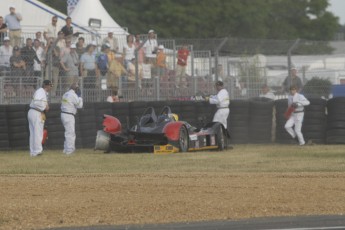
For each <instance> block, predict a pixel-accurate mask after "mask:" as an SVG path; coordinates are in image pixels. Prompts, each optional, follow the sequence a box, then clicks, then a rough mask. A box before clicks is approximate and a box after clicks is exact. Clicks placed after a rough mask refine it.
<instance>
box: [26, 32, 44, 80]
mask: <svg viewBox="0 0 345 230" xmlns="http://www.w3.org/2000/svg"><path fill="white" fill-rule="evenodd" d="M21 55H22V58H23V60H24V61H25V64H26V74H27V75H28V76H34V61H35V60H36V61H37V63H39V64H41V61H40V60H39V59H38V57H37V55H36V52H35V50H34V49H33V47H32V39H31V38H27V39H26V45H25V46H24V47H23V48H22V49H21Z"/></svg>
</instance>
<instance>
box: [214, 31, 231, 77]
mask: <svg viewBox="0 0 345 230" xmlns="http://www.w3.org/2000/svg"><path fill="white" fill-rule="evenodd" d="M228 40H229V38H228V37H226V38H224V39H223V41H222V42H221V43H220V44H219V46H218V47H217V48H216V50H215V52H214V62H215V63H214V65H215V66H214V72H215V73H214V76H215V81H218V56H219V50H220V49H221V48H222V47H223V46H224V45H225V43H226V42H227V41H228Z"/></svg>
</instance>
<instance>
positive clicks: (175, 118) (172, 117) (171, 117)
mask: <svg viewBox="0 0 345 230" xmlns="http://www.w3.org/2000/svg"><path fill="white" fill-rule="evenodd" d="M168 116H169V118H170V119H172V120H174V121H178V115H177V114H176V113H169V114H168Z"/></svg>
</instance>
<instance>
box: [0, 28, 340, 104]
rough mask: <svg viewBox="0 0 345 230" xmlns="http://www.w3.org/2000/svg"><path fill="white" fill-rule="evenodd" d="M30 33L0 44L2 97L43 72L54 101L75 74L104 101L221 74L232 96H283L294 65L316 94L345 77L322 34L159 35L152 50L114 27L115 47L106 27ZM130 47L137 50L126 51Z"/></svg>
mask: <svg viewBox="0 0 345 230" xmlns="http://www.w3.org/2000/svg"><path fill="white" fill-rule="evenodd" d="M35 36H36V34H34V33H31V34H23V35H22V41H23V45H22V47H18V49H19V52H18V51H17V48H15V49H14V47H11V46H8V45H6V44H5V43H4V44H3V45H2V46H1V47H0V87H1V88H0V90H1V94H0V103H2V104H12V103H28V102H29V101H30V99H31V97H32V94H33V91H34V90H35V89H37V88H38V87H40V84H41V82H42V81H43V80H44V79H50V80H52V81H53V84H54V87H53V90H52V92H51V95H50V98H51V100H52V101H56V102H58V101H59V100H60V98H61V96H62V94H63V93H64V92H65V91H66V90H67V89H68V87H69V85H70V84H71V83H72V82H75V81H78V82H79V84H80V86H81V88H82V92H83V98H84V101H85V102H98V101H99V102H101V101H105V100H106V99H107V97H108V96H111V95H112V94H113V93H117V94H118V96H120V99H121V100H122V101H135V100H191V99H193V98H194V99H195V98H198V96H203V95H204V96H205V95H210V94H214V93H216V92H215V89H214V87H213V86H214V83H215V81H217V80H222V81H224V83H225V85H226V88H227V89H228V91H229V93H230V95H231V99H248V98H251V97H258V96H260V95H261V96H262V95H263V88H265V87H266V86H267V87H268V88H269V90H270V92H271V93H273V94H274V95H275V98H277V99H279V98H285V97H286V94H287V92H286V90H285V89H284V88H283V83H284V81H285V80H286V79H288V80H287V81H288V82H289V79H290V78H291V69H292V68H294V69H297V76H298V77H299V78H300V79H301V82H302V85H303V86H302V87H301V92H302V93H305V94H306V95H310V96H313V97H325V98H327V97H329V95H331V94H332V93H333V94H334V92H333V89H334V87H333V86H334V85H341V84H344V83H345V56H344V55H343V54H339V53H338V52H337V48H336V46H333V45H332V43H330V42H325V41H305V40H285V41H284V40H259V39H240V38H231V37H229V38H215V39H161V38H158V39H156V46H155V47H153V48H152V47H151V48H152V50H151V51H150V50H149V49H150V47H149V45H148V44H149V43H150V40H148V36H147V35H138V40H134V42H133V43H128V42H127V38H128V37H127V35H123V34H121V35H114V37H115V38H116V39H117V42H118V43H117V44H118V47H117V48H116V49H115V48H114V47H112V48H110V47H108V46H109V44H108V43H104V42H106V41H107V40H106V39H105V38H106V36H107V34H101V35H99V34H98V35H97V36H95V35H94V34H82V35H81V36H82V37H83V38H84V41H83V42H81V44H77V41H78V39H77V38H72V39H71V38H69V39H63V38H62V41H64V43H63V44H64V45H63V46H61V44H60V43H59V41H58V40H55V41H54V42H50V41H43V43H39V45H37V44H35V43H36V42H37V41H36V40H35V39H37V40H38V38H36V37H35ZM28 38H32V45H30V44H29V45H28V44H27V43H28V42H27V39H28ZM154 39H155V38H154ZM24 43H25V44H24ZM74 44H76V47H74V46H73V45H74ZM79 45H80V47H78V46H79ZM27 46H32V48H27ZM90 47H91V48H90ZM108 48H109V49H108ZM32 50H33V51H34V52H31V51H32ZM148 51H150V52H151V54H152V55H151V57H153V58H151V59H148V58H147V54H148ZM129 54H132V55H133V57H134V58H132V59H128V58H127V59H126V57H127V55H129ZM102 58H103V59H106V62H105V63H101V61H102ZM103 61H104V60H103ZM20 62H22V64H21V65H20V64H18V63H20ZM23 63H24V64H23ZM102 65H103V66H102ZM287 76H289V77H287ZM344 94H345V93H344ZM337 95H341V93H339V91H337Z"/></svg>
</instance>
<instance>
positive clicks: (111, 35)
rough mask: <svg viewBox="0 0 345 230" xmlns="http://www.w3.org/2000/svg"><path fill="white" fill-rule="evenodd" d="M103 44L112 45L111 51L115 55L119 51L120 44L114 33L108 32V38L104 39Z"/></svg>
mask: <svg viewBox="0 0 345 230" xmlns="http://www.w3.org/2000/svg"><path fill="white" fill-rule="evenodd" d="M103 43H104V44H105V43H108V44H109V45H110V50H111V51H114V52H115V53H116V52H117V51H118V50H119V42H118V40H117V38H116V37H114V33H113V31H111V30H109V31H108V36H107V37H106V38H104V39H103Z"/></svg>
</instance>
